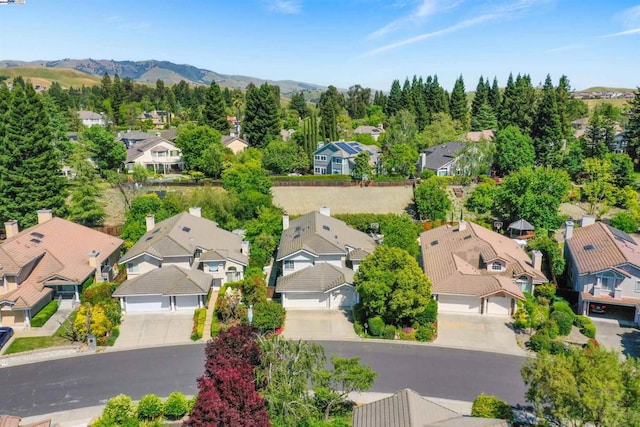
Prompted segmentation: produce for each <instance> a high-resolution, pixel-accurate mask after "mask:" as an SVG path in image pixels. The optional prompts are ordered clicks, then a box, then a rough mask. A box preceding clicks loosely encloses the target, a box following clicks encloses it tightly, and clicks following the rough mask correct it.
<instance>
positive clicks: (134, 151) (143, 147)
mask: <svg viewBox="0 0 640 427" xmlns="http://www.w3.org/2000/svg"><path fill="white" fill-rule="evenodd" d="M162 142H163V143H165V144H169V146H170V148H169V149H174V147H175V145H174V144H173V143H171V142H170V141H167V140H166V139H164V138H160V137H159V136H149V137H148V138H146V139H144V140H143V141H142V142H138V143H136V144H133V145H132V146H131V147H129V148H127V159H126V160H125V163H131V162H133V161H134V160H135V159H137V158H138V157H140V156H142V155H143V154H144V152H145V151H147V150H151V149H153V148H154V147H155V146H156V145H158V144H160V143H162Z"/></svg>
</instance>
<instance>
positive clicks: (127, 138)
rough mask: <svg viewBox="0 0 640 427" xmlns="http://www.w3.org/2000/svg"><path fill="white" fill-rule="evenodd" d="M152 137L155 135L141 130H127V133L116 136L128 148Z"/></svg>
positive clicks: (119, 133)
mask: <svg viewBox="0 0 640 427" xmlns="http://www.w3.org/2000/svg"><path fill="white" fill-rule="evenodd" d="M151 137H153V135H151V134H149V133H146V132H142V131H140V130H131V129H129V130H127V131H126V132H118V134H117V135H116V139H117V140H118V141H122V143H123V144H124V146H125V147H127V148H131V147H133V146H134V145H135V144H139V143H141V142H144V141H146V140H147V139H149V138H151ZM165 139H167V138H165Z"/></svg>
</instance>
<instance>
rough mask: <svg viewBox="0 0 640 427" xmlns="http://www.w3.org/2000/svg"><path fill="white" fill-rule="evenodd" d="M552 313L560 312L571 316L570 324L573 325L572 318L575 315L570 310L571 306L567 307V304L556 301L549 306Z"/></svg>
mask: <svg viewBox="0 0 640 427" xmlns="http://www.w3.org/2000/svg"><path fill="white" fill-rule="evenodd" d="M551 308H552V311H554V312H555V311H562V312H564V313H567V314H569V315H570V316H571V322H572V323H573V318H574V317H575V315H576V314H575V313H574V312H573V309H572V308H571V306H570V305H569V303H568V302H566V301H556V302H554V303H553V305H552V306H551Z"/></svg>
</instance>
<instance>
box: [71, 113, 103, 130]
mask: <svg viewBox="0 0 640 427" xmlns="http://www.w3.org/2000/svg"><path fill="white" fill-rule="evenodd" d="M78 118H80V121H81V122H82V125H83V126H86V127H89V128H90V127H91V126H103V127H104V126H106V124H107V121H106V119H105V116H104V114H98V113H95V112H93V111H84V110H83V111H78Z"/></svg>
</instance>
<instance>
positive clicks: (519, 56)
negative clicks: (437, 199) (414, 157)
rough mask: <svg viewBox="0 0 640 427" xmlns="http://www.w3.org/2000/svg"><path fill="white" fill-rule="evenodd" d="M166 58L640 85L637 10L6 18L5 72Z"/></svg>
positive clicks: (285, 0) (511, 2)
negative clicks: (8, 67)
mask: <svg viewBox="0 0 640 427" xmlns="http://www.w3.org/2000/svg"><path fill="white" fill-rule="evenodd" d="M89 57H90V58H94V59H116V60H145V59H158V60H167V61H172V62H175V63H182V64H190V65H194V66H197V67H200V68H206V69H209V70H212V71H216V72H218V73H222V74H242V75H248V76H254V77H259V78H265V79H273V80H285V79H291V80H298V81H304V82H309V83H317V84H322V85H330V84H333V85H335V86H337V87H341V88H347V87H349V86H351V85H353V84H356V83H359V84H361V85H362V86H365V87H371V88H373V89H382V90H388V89H389V88H390V86H391V82H392V81H393V80H394V79H400V80H401V81H403V80H404V78H405V77H409V78H411V77H412V76H413V75H418V76H427V75H433V74H437V75H438V78H439V81H440V83H441V84H442V85H443V86H444V87H445V89H448V90H451V88H452V87H453V83H454V81H455V79H456V78H457V77H458V76H459V75H460V74H462V75H463V77H464V80H465V85H466V88H467V90H473V89H475V86H476V84H477V81H478V77H479V76H480V75H484V76H489V77H490V78H493V77H494V76H496V77H497V78H498V82H499V83H500V85H501V86H504V84H505V83H506V80H507V77H508V75H509V73H510V72H513V73H514V76H515V75H516V74H517V73H528V74H530V75H531V78H532V80H533V82H534V84H537V83H539V82H542V81H543V80H544V78H545V76H546V75H547V74H551V77H552V78H553V80H554V82H557V80H558V79H559V77H560V76H561V75H562V74H566V75H567V76H568V77H569V79H570V81H571V85H572V87H573V88H574V89H584V88H586V87H589V86H594V85H602V86H622V87H631V88H635V87H636V86H638V85H640V77H639V76H640V71H639V70H640V2H639V1H638V0H636V1H628V0H613V1H606V0H448V1H446V0H386V1H385V0H234V1H231V0H189V1H168V0H154V1H152V0H135V1H131V0H109V1H105V0H26V4H25V5H22V6H0V59H13V60H36V59H40V60H54V59H62V58H74V59H80V58H89Z"/></svg>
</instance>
